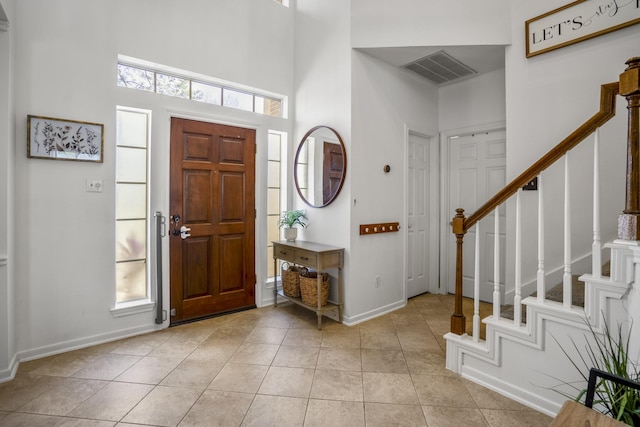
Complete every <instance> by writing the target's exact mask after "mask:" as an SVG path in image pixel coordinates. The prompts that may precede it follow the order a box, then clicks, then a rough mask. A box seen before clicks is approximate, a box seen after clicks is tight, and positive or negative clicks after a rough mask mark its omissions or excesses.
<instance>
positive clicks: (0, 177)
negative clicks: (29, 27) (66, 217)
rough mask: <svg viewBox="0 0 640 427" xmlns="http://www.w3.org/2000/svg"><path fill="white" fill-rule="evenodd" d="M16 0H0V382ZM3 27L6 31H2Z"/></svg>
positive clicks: (10, 337) (7, 373)
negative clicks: (0, 59) (13, 25)
mask: <svg viewBox="0 0 640 427" xmlns="http://www.w3.org/2000/svg"><path fill="white" fill-rule="evenodd" d="M14 10H15V0H0V17H1V18H6V22H4V20H3V22H0V25H1V26H2V28H3V29H0V57H1V58H3V61H1V62H0V100H1V101H0V171H2V174H0V382H1V381H2V380H3V379H5V378H9V377H11V376H13V374H14V373H15V369H16V368H17V365H16V364H15V356H16V334H15V315H16V314H15V306H16V297H15V275H14V262H15V251H14V244H15V243H14V239H15V237H14V236H15V212H14V208H13V207H14V206H15V190H14V186H15V179H14V172H15V169H14V164H15V162H14V161H13V159H14V156H15V145H14V144H13V140H14V135H15V125H14V121H13V116H14V97H15V94H14V89H13V88H14V74H13V65H14V63H15V59H14V58H15V54H14V52H15V49H14V38H15V36H14V29H13V28H12V23H13V22H14V16H15V15H14ZM4 30H6V31H4Z"/></svg>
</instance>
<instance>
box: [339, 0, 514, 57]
mask: <svg viewBox="0 0 640 427" xmlns="http://www.w3.org/2000/svg"><path fill="white" fill-rule="evenodd" d="M510 3H511V2H509V1H508V0H487V1H482V2H478V1H474V0H458V1H456V2H451V1H447V0H399V1H394V2H393V6H391V5H390V3H389V2H388V1H385V0H352V2H351V14H352V43H353V46H354V47H385V46H455V45H483V44H485V45H504V44H507V43H509V40H510V37H511V35H510V34H509V28H508V25H507V23H508V22H509V18H510V16H509V7H510Z"/></svg>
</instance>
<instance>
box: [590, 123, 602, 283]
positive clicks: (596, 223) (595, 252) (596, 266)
mask: <svg viewBox="0 0 640 427" xmlns="http://www.w3.org/2000/svg"><path fill="white" fill-rule="evenodd" d="M599 134H600V129H596V132H595V140H594V143H593V244H592V245H591V266H592V267H591V271H592V273H593V277H597V278H600V277H601V276H602V243H601V241H600V141H599Z"/></svg>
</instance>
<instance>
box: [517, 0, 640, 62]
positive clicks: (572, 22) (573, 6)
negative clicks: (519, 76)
mask: <svg viewBox="0 0 640 427" xmlns="http://www.w3.org/2000/svg"><path fill="white" fill-rule="evenodd" d="M637 23H640V0H578V1H575V2H573V3H570V4H568V5H566V6H563V7H561V8H559V9H555V10H552V11H551V12H547V13H545V14H544V15H540V16H537V17H535V18H533V19H529V20H528V21H526V23H525V33H526V37H527V58H530V57H532V56H535V55H539V54H541V53H545V52H549V51H550V50H554V49H559V48H561V47H564V46H568V45H570V44H574V43H578V42H581V41H583V40H587V39H590V38H593V37H597V36H599V35H602V34H606V33H610V32H612V31H615V30H619V29H621V28H625V27H628V26H630V25H634V24H637Z"/></svg>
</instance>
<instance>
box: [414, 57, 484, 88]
mask: <svg viewBox="0 0 640 427" xmlns="http://www.w3.org/2000/svg"><path fill="white" fill-rule="evenodd" d="M403 67H404V68H406V69H407V70H411V71H413V72H414V73H418V74H420V75H421V76H422V77H425V78H427V79H429V80H431V81H433V82H435V83H437V84H442V83H448V82H452V81H454V80H458V79H461V78H463V77H467V76H470V75H473V74H477V71H475V70H474V69H472V68H470V67H467V66H466V65H464V64H463V63H462V62H460V61H458V60H457V59H455V58H453V57H452V56H450V55H449V54H447V53H446V52H445V51H444V50H439V51H437V52H435V53H432V54H431V55H428V56H425V57H424V58H421V59H418V60H417V61H413V62H410V63H408V64H405V65H404V66H403Z"/></svg>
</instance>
